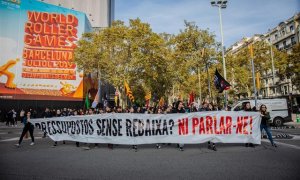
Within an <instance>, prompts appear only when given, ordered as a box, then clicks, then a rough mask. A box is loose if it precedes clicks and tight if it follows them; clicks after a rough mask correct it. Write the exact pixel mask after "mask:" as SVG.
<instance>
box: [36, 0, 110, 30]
mask: <svg viewBox="0 0 300 180" xmlns="http://www.w3.org/2000/svg"><path fill="white" fill-rule="evenodd" d="M40 1H42V2H45V3H48V4H53V5H56V6H61V7H65V8H68V9H73V10H76V11H81V12H84V13H85V14H86V16H87V18H88V19H89V21H90V23H91V25H92V27H93V28H94V29H97V28H105V27H108V26H110V24H111V22H112V21H113V20H114V13H115V12H114V3H115V2H114V0H40Z"/></svg>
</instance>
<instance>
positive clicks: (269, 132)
mask: <svg viewBox="0 0 300 180" xmlns="http://www.w3.org/2000/svg"><path fill="white" fill-rule="evenodd" d="M263 129H265V131H266V133H267V135H268V139H269V140H270V142H271V144H272V145H273V144H274V141H273V138H272V134H271V131H270V128H269V127H268V126H267V125H263V124H261V125H260V131H262V130H263Z"/></svg>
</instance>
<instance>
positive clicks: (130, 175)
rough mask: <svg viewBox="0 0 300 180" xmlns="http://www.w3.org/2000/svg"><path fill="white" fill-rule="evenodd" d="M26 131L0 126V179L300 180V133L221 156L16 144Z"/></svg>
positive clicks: (188, 149)
mask: <svg viewBox="0 0 300 180" xmlns="http://www.w3.org/2000/svg"><path fill="white" fill-rule="evenodd" d="M21 130H22V129H21V127H5V126H4V124H2V123H1V124H0V152H1V153H0V179H1V180H9V179H25V180H27V179H37V180H40V179H47V180H48V179H49V180H56V179H58V180H64V179H66V180H68V179H222V180H224V179H300V172H299V165H300V138H299V137H300V136H299V135H300V129H280V130H273V135H274V136H276V135H277V134H284V133H285V134H288V135H290V136H291V137H292V138H291V139H278V140H275V141H276V142H277V144H278V148H274V147H272V146H271V145H270V143H269V142H268V140H267V139H263V142H262V145H260V146H256V147H255V148H246V147H244V145H243V144H217V149H218V151H216V152H215V151H212V150H209V149H207V145H206V144H200V145H199V144H198V145H186V146H185V151H183V152H181V151H178V150H177V148H176V145H174V144H173V145H170V146H168V145H163V147H162V149H156V148H155V145H141V146H139V149H138V152H135V151H134V150H131V148H130V146H123V145H122V146H116V147H115V148H114V149H113V150H110V149H108V148H107V146H106V145H104V144H103V145H100V146H99V148H94V147H93V146H92V148H91V149H90V150H85V148H84V147H86V146H85V145H84V144H81V145H80V147H76V146H75V143H74V142H66V144H62V142H59V144H58V146H57V147H55V148H52V145H53V141H52V140H51V139H50V138H41V136H42V132H40V131H39V130H37V129H36V130H35V137H36V144H35V145H34V146H30V145H29V144H30V140H24V141H23V143H22V146H21V147H20V148H16V147H15V146H14V144H16V143H17V139H18V137H19V136H20V133H21Z"/></svg>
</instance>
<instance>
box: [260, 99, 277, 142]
mask: <svg viewBox="0 0 300 180" xmlns="http://www.w3.org/2000/svg"><path fill="white" fill-rule="evenodd" d="M259 111H260V116H261V123H260V131H262V130H263V129H264V130H265V131H266V133H267V135H268V138H269V140H270V142H271V144H272V146H274V147H277V145H276V144H275V143H274V141H273V138H272V134H271V131H270V128H269V120H270V119H271V117H270V113H269V112H268V111H267V106H266V105H264V104H262V105H261V106H260V108H259Z"/></svg>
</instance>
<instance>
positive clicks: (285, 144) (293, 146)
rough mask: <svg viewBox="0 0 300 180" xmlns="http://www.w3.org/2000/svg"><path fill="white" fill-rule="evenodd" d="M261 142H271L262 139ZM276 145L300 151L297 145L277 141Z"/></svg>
mask: <svg viewBox="0 0 300 180" xmlns="http://www.w3.org/2000/svg"><path fill="white" fill-rule="evenodd" d="M261 141H262V142H270V141H269V140H267V139H262V140H261ZM276 144H277V145H280V146H286V147H289V148H293V149H298V150H300V147H299V146H296V145H292V144H287V143H283V142H278V141H276Z"/></svg>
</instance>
